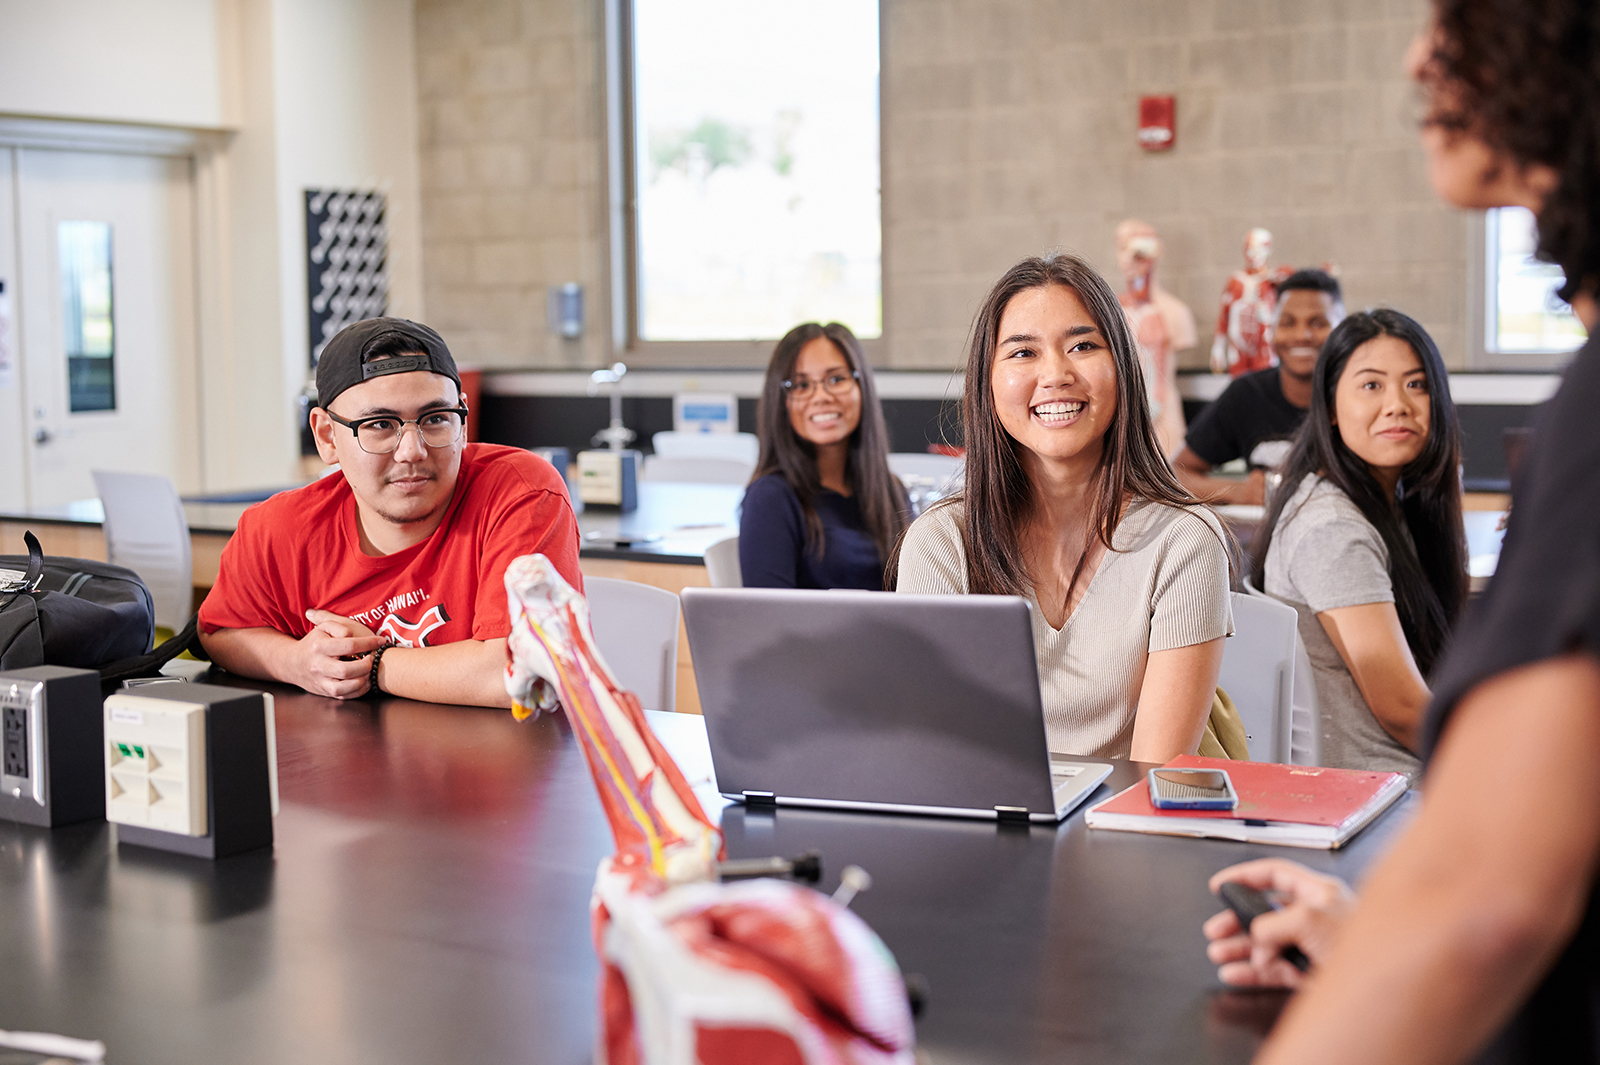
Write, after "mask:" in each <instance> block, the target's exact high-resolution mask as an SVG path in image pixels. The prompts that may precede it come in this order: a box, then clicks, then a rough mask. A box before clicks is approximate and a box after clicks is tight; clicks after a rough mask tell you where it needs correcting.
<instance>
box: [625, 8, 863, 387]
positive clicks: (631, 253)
mask: <svg viewBox="0 0 1600 1065" xmlns="http://www.w3.org/2000/svg"><path fill="white" fill-rule="evenodd" d="M633 3H634V0H605V108H606V185H607V211H606V224H607V230H608V233H607V251H608V258H609V260H610V261H609V262H608V264H607V267H608V269H607V282H608V287H609V296H610V336H609V338H608V339H609V340H610V349H611V358H612V359H620V360H622V361H623V362H625V363H627V364H628V366H630V367H636V368H639V369H645V368H649V369H659V370H701V369H706V370H710V369H764V368H765V367H766V365H767V362H768V360H769V359H771V357H772V349H773V345H775V344H776V343H777V342H778V340H779V337H764V338H761V339H759V340H645V339H644V338H642V337H640V335H639V200H638V190H637V188H636V185H635V181H636V178H637V175H638V167H637V160H636V159H635V154H634V146H635V145H636V144H637V143H638V142H637V140H636V138H635V134H636V132H637V128H636V126H635V115H634V106H633V101H634V64H635V51H634V35H633V27H634V19H633ZM883 58H884V43H883V0H878V71H879V75H878V78H879V82H878V84H879V92H878V234H879V249H880V251H879V260H878V291H879V301H880V306H881V307H882V308H883V329H882V330H881V331H880V335H878V336H876V337H871V338H861V350H862V354H863V355H864V356H865V358H866V360H867V364H868V365H869V366H872V367H874V368H877V367H882V366H883V365H884V356H885V354H886V353H887V350H888V347H887V344H886V343H885V339H884V334H886V333H887V332H888V322H889V299H888V293H887V286H885V285H884V277H885V274H886V271H885V269H884V267H885V265H886V263H887V262H888V258H889V255H888V241H887V239H886V238H887V227H886V226H885V225H884V223H883V218H884V212H883V203H884V189H885V186H886V185H887V182H886V181H885V180H884V133H883V129H884V122H883V115H884V103H883V100H884V96H883V89H882V86H883V73H882V72H883ZM795 324H797V325H798V324H799V323H795ZM608 361H609V360H608Z"/></svg>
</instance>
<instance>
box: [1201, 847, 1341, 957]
mask: <svg viewBox="0 0 1600 1065" xmlns="http://www.w3.org/2000/svg"><path fill="white" fill-rule="evenodd" d="M1210 886H1211V890H1212V891H1214V892H1217V893H1218V894H1220V895H1221V896H1222V898H1223V901H1224V902H1225V903H1227V904H1228V907H1229V908H1228V909H1226V910H1224V911H1222V912H1221V913H1218V914H1216V915H1214V916H1213V917H1211V919H1210V920H1208V921H1206V923H1205V934H1206V938H1207V939H1209V940H1210V941H1211V942H1210V944H1209V946H1208V947H1207V948H1206V954H1207V956H1208V957H1210V958H1211V960H1212V961H1214V962H1216V963H1217V965H1218V969H1217V976H1218V978H1219V979H1221V980H1222V982H1223V983H1225V984H1230V985H1232V986H1235V987H1298V986H1299V985H1300V983H1301V982H1302V981H1303V980H1304V979H1305V973H1306V971H1307V969H1309V967H1310V966H1311V964H1312V963H1314V962H1316V961H1318V960H1319V959H1320V958H1323V957H1326V955H1327V953H1328V951H1329V950H1331V949H1332V946H1333V942H1334V940H1335V939H1336V938H1337V935H1338V932H1339V929H1340V928H1341V927H1342V926H1343V924H1344V921H1345V918H1346V917H1347V916H1348V914H1349V913H1350V911H1351V910H1352V909H1354V907H1355V904H1356V896H1355V893H1354V892H1352V891H1351V890H1350V888H1349V886H1348V885H1347V884H1345V882H1344V881H1342V880H1340V879H1339V878H1337V877H1332V876H1326V875H1324V874H1322V873H1317V872H1313V871H1312V870H1310V869H1307V868H1306V867H1305V866H1303V865H1300V864H1299V863H1297V862H1291V861H1286V860H1285V859H1282V858H1266V859H1262V860H1259V861H1254V862H1245V863H1244V864H1242V865H1235V866H1232V867H1230V868H1228V869H1224V870H1222V871H1221V872H1219V873H1217V874H1216V875H1215V876H1213V877H1212V878H1211V885H1210ZM1269 891H1270V892H1272V893H1274V894H1275V895H1276V896H1277V897H1278V898H1279V899H1280V900H1281V905H1280V906H1278V907H1274V906H1273V904H1272V903H1270V902H1268V901H1267V899H1266V897H1265V893H1266V892H1269Z"/></svg>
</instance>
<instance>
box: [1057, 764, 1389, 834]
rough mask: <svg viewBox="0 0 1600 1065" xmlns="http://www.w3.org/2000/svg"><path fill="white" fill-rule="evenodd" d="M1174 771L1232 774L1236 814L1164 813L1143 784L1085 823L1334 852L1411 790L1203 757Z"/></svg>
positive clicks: (1378, 776)
mask: <svg viewBox="0 0 1600 1065" xmlns="http://www.w3.org/2000/svg"><path fill="white" fill-rule="evenodd" d="M1167 766H1168V767H1170V768H1176V769H1222V770H1226V771H1227V773H1228V776H1229V777H1230V778H1232V780H1233V789H1234V791H1236V792H1238V794H1239V805H1238V806H1237V807H1236V808H1235V809H1233V810H1232V811H1218V810H1158V809H1156V808H1155V806H1154V805H1152V804H1151V802H1150V786H1149V783H1148V782H1147V781H1146V780H1140V781H1139V783H1137V784H1135V785H1134V786H1133V787H1131V788H1128V789H1126V790H1125V791H1122V792H1119V793H1118V794H1116V795H1113V796H1112V797H1111V798H1109V799H1107V800H1105V801H1104V802H1101V803H1098V804H1096V805H1095V806H1092V807H1090V808H1089V810H1088V812H1087V813H1085V814H1084V818H1083V819H1084V823H1085V824H1087V825H1088V826H1089V827H1090V828H1109V829H1114V830H1116V831H1119V832H1154V833H1159V834H1162V835H1172V836H1211V837H1213V838H1217V839H1233V840H1242V841H1245V842H1249V843H1276V844H1280V845H1282V846H1286V847H1321V848H1323V849H1332V848H1335V847H1342V846H1344V844H1345V841H1347V840H1348V839H1349V838H1350V837H1351V836H1354V835H1355V834H1356V833H1357V832H1359V831H1361V830H1362V829H1363V828H1365V827H1366V826H1367V824H1368V823H1370V822H1371V821H1372V819H1373V818H1375V817H1377V816H1378V815H1379V814H1380V813H1382V812H1383V811H1384V810H1386V809H1388V808H1389V806H1390V805H1391V804H1392V803H1393V802H1394V801H1395V800H1396V799H1398V798H1400V796H1402V795H1404V794H1405V791H1406V777H1405V774H1404V773H1374V772H1368V771H1365V770H1360V769H1325V768H1323V767H1321V766H1306V765H1281V764H1278V763H1275V762H1235V761H1231V760H1229V759H1226V758H1200V757H1197V756H1195V755H1181V756H1179V757H1177V758H1174V759H1173V760H1172V761H1170V762H1168V763H1167Z"/></svg>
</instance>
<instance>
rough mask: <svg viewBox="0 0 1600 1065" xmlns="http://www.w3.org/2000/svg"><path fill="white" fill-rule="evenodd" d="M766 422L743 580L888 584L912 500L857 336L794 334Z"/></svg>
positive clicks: (768, 388) (762, 411) (775, 362)
mask: <svg viewBox="0 0 1600 1065" xmlns="http://www.w3.org/2000/svg"><path fill="white" fill-rule="evenodd" d="M756 427H757V436H758V437H759V438H760V441H761V456H760V459H759V460H758V461H757V463H756V472H755V477H754V478H753V479H752V480H751V481H750V487H749V488H747V489H745V493H744V503H743V507H742V511H741V515H740V520H739V569H740V571H741V573H742V576H743V580H744V586H745V587H746V588H865V589H868V590H871V591H882V590H883V563H884V559H886V558H888V556H889V551H890V549H891V548H892V547H893V545H894V543H895V541H896V540H897V539H899V536H900V533H901V531H902V530H903V529H904V528H905V525H906V518H907V515H908V514H909V512H910V507H909V504H908V503H907V500H906V493H905V488H904V487H903V486H902V485H901V484H900V482H899V480H897V479H896V478H895V476H894V475H893V474H892V473H890V472H889V446H888V441H889V434H888V430H886V429H885V428H884V424H883V411H882V409H881V408H879V406H878V394H877V391H876V390H875V389H874V388H873V384H872V371H871V370H870V369H868V368H867V363H866V360H865V359H864V358H863V357H862V355H861V343H860V341H858V340H857V339H856V337H855V334H854V333H852V332H850V330H849V329H848V328H847V327H845V326H843V325H840V324H839V323H838V322H831V323H829V324H828V325H819V324H817V323H816V322H807V323H805V324H804V325H797V326H795V327H794V328H793V329H791V330H789V332H788V334H787V335H786V336H785V337H784V338H783V339H782V340H780V341H778V346H777V347H776V348H774V349H773V352H772V361H771V362H769V363H768V364H767V380H766V385H765V386H764V387H763V389H762V392H761V403H760V406H759V408H758V409H757V412H756Z"/></svg>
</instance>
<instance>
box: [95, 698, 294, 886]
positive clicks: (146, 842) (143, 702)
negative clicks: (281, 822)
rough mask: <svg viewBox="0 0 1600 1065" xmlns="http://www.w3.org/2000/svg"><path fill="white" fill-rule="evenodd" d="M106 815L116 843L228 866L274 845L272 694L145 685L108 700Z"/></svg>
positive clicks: (275, 779) (275, 773)
mask: <svg viewBox="0 0 1600 1065" xmlns="http://www.w3.org/2000/svg"><path fill="white" fill-rule="evenodd" d="M104 721H105V741H104V744H103V748H104V772H105V811H106V820H108V821H111V822H113V823H115V824H116V826H117V842H118V843H119V844H122V843H130V844H135V845H138V846H144V847H156V848H159V849H161V850H169V851H176V852H178V853H180V854H191V855H195V856H197V857H201V858H223V857H227V856H228V855H230V854H238V853H240V852H242V851H248V850H255V849H257V848H260V847H270V846H272V818H273V815H275V814H276V813H277V812H278V769H277V761H278V759H277V734H276V733H277V730H276V727H275V722H274V719H273V707H272V696H271V695H270V694H268V693H266V692H257V691H245V690H242V689H239V688H223V687H218V686H216V685H212V684H188V683H186V684H161V685H148V686H145V687H139V688H133V689H129V690H125V691H120V692H117V693H116V694H114V695H111V696H108V697H107V698H106V700H105V717H104Z"/></svg>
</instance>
